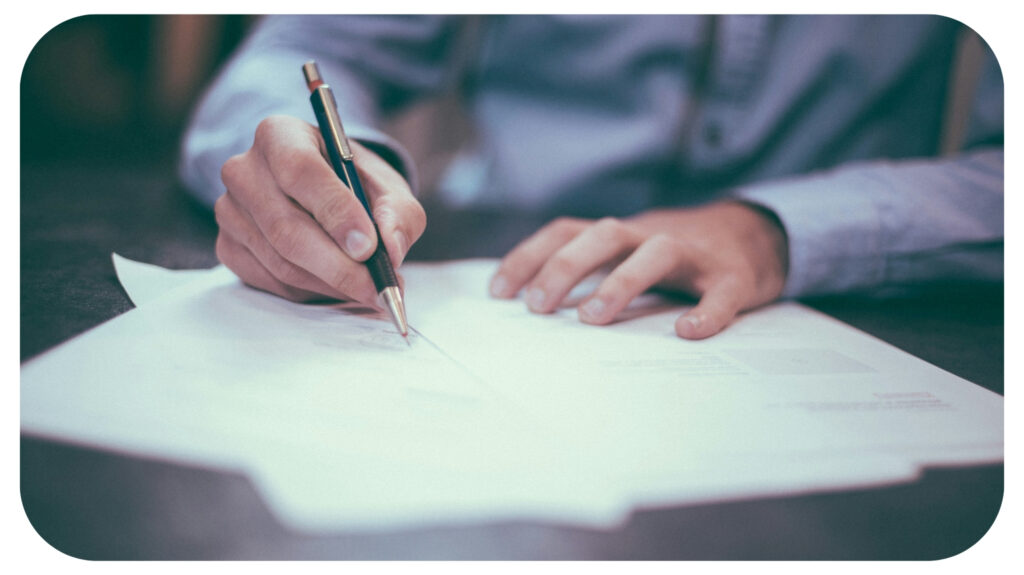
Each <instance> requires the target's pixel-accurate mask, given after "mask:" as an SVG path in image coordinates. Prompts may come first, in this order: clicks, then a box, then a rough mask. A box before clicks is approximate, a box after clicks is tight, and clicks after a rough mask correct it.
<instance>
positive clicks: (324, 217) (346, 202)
mask: <svg viewBox="0 0 1024 575" xmlns="http://www.w3.org/2000/svg"><path fill="white" fill-rule="evenodd" d="M357 206H358V202H356V201H355V199H354V198H352V197H346V196H345V195H343V194H337V193H331V192H325V193H324V194H323V200H321V202H320V203H319V205H318V206H317V207H316V211H315V212H314V213H313V216H314V217H315V218H316V221H317V222H318V223H319V224H320V225H321V226H323V228H324V229H326V230H327V231H328V232H333V231H337V230H338V229H340V228H341V227H343V226H345V225H346V224H348V223H349V222H350V221H351V220H352V219H354V217H355V216H356V215H357V212H355V208H356V207H357ZM358 207H359V208H360V209H362V207H361V206H358Z"/></svg>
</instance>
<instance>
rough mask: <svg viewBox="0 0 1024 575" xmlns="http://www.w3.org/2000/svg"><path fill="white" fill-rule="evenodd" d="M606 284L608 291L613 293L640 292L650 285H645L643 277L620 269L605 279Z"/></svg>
mask: <svg viewBox="0 0 1024 575" xmlns="http://www.w3.org/2000/svg"><path fill="white" fill-rule="evenodd" d="M605 284H606V285H605V286H604V287H606V288H607V291H609V292H613V293H618V294H621V293H630V294H633V293H640V292H643V291H644V290H645V289H647V287H648V286H645V285H644V282H643V279H642V278H641V277H640V276H638V275H636V274H635V273H632V272H628V271H619V272H618V273H614V274H612V275H609V276H608V278H607V279H606V280H605Z"/></svg>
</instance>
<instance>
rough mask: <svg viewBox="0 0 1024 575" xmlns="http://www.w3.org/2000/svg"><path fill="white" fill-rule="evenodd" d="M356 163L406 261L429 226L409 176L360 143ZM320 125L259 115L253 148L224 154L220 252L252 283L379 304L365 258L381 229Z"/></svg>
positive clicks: (389, 239) (294, 294)
mask: <svg viewBox="0 0 1024 575" xmlns="http://www.w3.org/2000/svg"><path fill="white" fill-rule="evenodd" d="M351 146H352V150H353V154H354V156H355V159H354V161H355V164H356V170H357V171H358V172H359V178H360V180H361V181H362V184H363V191H364V192H365V193H366V197H367V200H369V202H370V206H371V207H372V209H373V216H374V219H375V220H376V221H377V225H378V226H379V229H380V234H381V238H382V239H383V240H384V246H385V247H386V248H387V250H388V254H389V255H390V256H391V261H392V264H393V265H394V267H395V268H397V267H398V266H399V265H400V264H401V263H402V260H403V259H404V258H405V255H406V254H407V253H408V251H409V248H410V247H411V246H412V244H413V243H414V242H415V241H416V240H418V239H419V237H420V235H422V234H423V230H424V228H425V227H426V214H425V213H424V211H423V207H422V206H421V205H420V204H419V202H417V201H416V198H415V197H413V195H412V192H411V190H410V189H409V185H408V184H407V183H406V181H405V179H404V178H402V176H401V175H400V174H399V173H398V172H397V171H395V170H394V168H392V167H391V165H389V164H388V163H387V162H385V161H384V160H383V159H381V158H380V157H379V156H377V155H376V154H374V153H373V152H372V151H370V150H368V149H366V148H365V147H363V146H360V145H359V143H358V142H355V141H353V142H351ZM323 150H324V146H323V140H322V138H321V136H320V132H319V131H318V130H317V129H316V127H314V126H312V125H310V124H308V123H306V122H304V121H302V120H300V119H298V118H292V117H288V116H274V117H270V118H267V119H265V120H263V121H262V122H260V125H259V126H258V127H257V128H256V136H255V139H254V141H253V145H252V148H250V149H249V150H248V151H246V152H245V153H243V154H239V155H237V156H233V157H231V158H230V159H228V161H227V162H225V163H224V167H223V168H222V170H221V179H222V180H223V182H224V185H225V187H226V188H227V191H226V193H225V194H224V195H222V196H221V197H220V198H219V199H218V200H217V203H216V205H215V207H214V211H215V213H216V216H217V224H218V225H219V226H220V231H219V233H218V235H217V257H218V258H219V259H220V261H221V262H222V263H224V265H226V266H227V267H228V268H230V269H231V271H233V272H235V274H236V275H238V277H239V278H241V279H242V281H243V282H245V283H246V284H249V285H250V286H253V287H255V288H258V289H261V290H264V291H268V292H271V293H274V294H277V295H279V296H282V297H284V298H287V299H290V300H293V301H312V300H318V299H328V298H329V299H339V300H355V301H359V302H361V303H365V304H368V305H372V306H376V305H377V292H376V289H375V288H374V285H373V281H372V280H371V279H370V274H369V272H368V271H367V269H366V266H365V265H363V264H362V263H361V262H363V261H364V260H366V259H367V258H368V257H370V255H371V254H373V251H374V249H376V247H377V238H376V234H375V233H374V229H373V223H372V222H371V221H370V218H369V217H368V216H367V215H366V211H365V210H364V209H363V206H362V204H360V203H359V200H358V198H356V196H355V194H353V193H352V192H351V191H350V190H349V189H348V188H347V187H346V186H345V185H344V184H343V183H342V182H341V180H340V179H339V178H338V177H337V175H335V173H334V170H333V169H331V166H330V164H329V163H328V161H327V160H326V158H325V154H324V151H323Z"/></svg>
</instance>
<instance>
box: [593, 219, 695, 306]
mask: <svg viewBox="0 0 1024 575" xmlns="http://www.w3.org/2000/svg"><path fill="white" fill-rule="evenodd" d="M693 261H694V253H693V250H691V249H690V248H688V246H687V245H686V244H683V243H681V242H677V241H674V240H672V239H670V238H668V237H666V236H663V235H657V236H654V237H652V238H650V239H648V240H646V241H645V242H643V243H642V244H640V247H638V248H637V249H636V251H634V252H633V253H632V254H630V256H629V257H628V258H626V259H625V261H623V262H622V263H621V264H619V265H618V266H617V267H616V268H615V269H614V270H612V271H611V273H609V274H608V277H606V278H605V279H604V280H602V281H601V284H600V285H599V286H598V287H597V289H596V290H594V293H592V294H591V295H590V296H588V297H587V298H586V299H585V300H584V301H583V302H582V303H581V305H580V306H579V310H578V313H579V318H580V321H583V322H584V323H589V324H594V325H604V324H607V323H610V322H611V321H612V320H613V319H614V318H615V316H616V315H617V314H618V313H619V312H621V311H622V310H623V309H625V308H626V306H628V305H629V303H630V302H631V301H633V300H634V299H636V297H637V296H639V295H640V294H642V293H644V292H645V291H647V290H648V289H650V288H651V287H653V286H654V285H656V284H658V283H659V282H661V281H662V280H663V279H665V278H666V277H668V276H670V275H677V276H678V275H687V276H690V275H693V273H694V272H693V271H691V270H689V269H687V268H690V267H691V264H692V262H693Z"/></svg>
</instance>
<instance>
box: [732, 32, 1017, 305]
mask: <svg viewBox="0 0 1024 575" xmlns="http://www.w3.org/2000/svg"><path fill="white" fill-rule="evenodd" d="M982 70H983V71H982V74H981V77H980V80H979V82H978V84H977V86H976V89H975V92H974V97H973V98H972V103H971V107H970V110H971V111H970V114H969V117H970V121H969V123H968V133H967V137H966V139H965V141H964V143H963V146H962V150H961V152H960V153H959V154H957V155H954V156H949V157H936V158H920V159H904V160H879V161H867V162H863V163H859V164H851V165H846V166H840V167H837V168H835V169H832V170H830V171H825V172H820V173H813V174H806V175H803V176H796V177H793V178H790V179H787V180H782V181H775V182H769V183H764V184H759V185H752V186H750V187H746V188H743V189H740V190H738V191H737V196H738V197H739V198H741V199H743V200H745V201H748V202H751V203H754V204H757V205H760V206H761V207H764V208H767V209H769V210H772V211H773V212H774V213H775V214H776V215H777V216H778V218H779V220H780V221H781V223H782V224H783V226H784V228H785V230H786V234H787V236H788V239H789V272H788V275H787V280H786V286H785V288H784V291H783V297H798V296H807V295H824V294H834V293H848V292H860V293H874V294H877V295H882V294H886V293H893V292H899V291H903V290H905V289H907V288H910V289H912V288H914V287H915V286H918V285H920V284H924V283H933V282H957V283H959V282H1001V281H1002V280H1003V234H1004V207H1003V206H1004V200H1003V197H1004V196H1003V147H1002V146H1003V143H1002V142H1003V81H1002V73H1001V71H1000V69H999V64H998V62H997V61H996V59H995V57H994V54H992V53H991V52H988V53H987V56H986V58H985V61H984V63H983V68H982Z"/></svg>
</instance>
